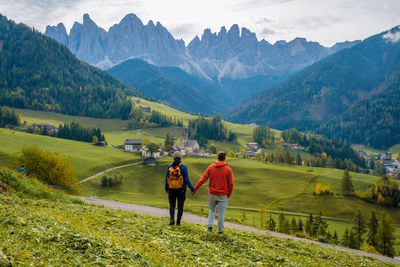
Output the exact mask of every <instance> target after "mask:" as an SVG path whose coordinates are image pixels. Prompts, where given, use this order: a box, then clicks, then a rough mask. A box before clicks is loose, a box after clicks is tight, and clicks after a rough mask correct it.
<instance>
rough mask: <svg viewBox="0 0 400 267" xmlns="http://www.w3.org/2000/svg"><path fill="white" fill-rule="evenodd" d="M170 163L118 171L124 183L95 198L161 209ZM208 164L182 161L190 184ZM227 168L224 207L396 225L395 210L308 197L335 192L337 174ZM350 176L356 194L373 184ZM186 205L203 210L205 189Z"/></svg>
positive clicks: (245, 164) (251, 164)
mask: <svg viewBox="0 0 400 267" xmlns="http://www.w3.org/2000/svg"><path fill="white" fill-rule="evenodd" d="M171 160H172V158H164V159H161V160H158V162H159V164H158V165H157V166H155V167H147V166H132V167H129V168H126V169H122V170H118V172H120V173H123V174H124V176H125V177H127V180H126V181H125V183H124V184H122V185H120V186H117V187H115V188H113V189H112V191H113V192H110V193H102V194H103V195H101V193H100V196H103V197H110V198H112V199H116V200H122V201H128V202H134V203H139V204H146V205H161V206H166V205H167V203H166V200H165V193H164V190H163V189H164V187H163V186H164V177H165V171H166V166H167V164H168V163H169V161H171ZM213 160H214V159H205V158H189V157H185V158H184V159H183V162H184V163H185V164H187V165H188V168H189V176H190V179H191V181H192V183H193V184H195V183H196V182H197V181H198V180H199V179H200V177H201V175H202V174H203V172H204V170H205V169H206V168H207V166H208V165H209V164H210V163H212V162H213ZM228 163H229V165H230V166H231V167H232V170H233V172H234V179H235V190H234V193H233V195H232V198H231V199H230V202H229V204H230V206H238V207H243V208H255V209H258V208H259V207H260V204H261V205H263V206H264V207H266V208H268V209H272V210H284V211H291V212H302V213H309V212H312V213H314V214H317V213H319V211H320V210H322V212H323V213H324V215H326V216H331V217H339V218H348V219H351V218H352V216H353V215H354V214H355V213H356V212H357V210H358V209H360V210H361V211H362V212H363V213H364V215H365V216H368V215H369V214H368V213H369V211H370V210H371V209H374V210H376V211H377V212H378V213H380V212H381V211H383V210H385V211H386V212H389V213H390V214H391V216H392V217H393V218H394V219H395V220H396V222H397V223H399V222H400V214H399V212H398V209H397V210H395V209H389V208H383V207H381V206H378V205H372V204H369V203H366V202H364V201H361V200H359V199H357V198H344V197H342V196H341V195H337V194H335V195H332V196H316V195H313V194H312V192H313V191H314V189H315V184H316V183H323V184H330V185H331V188H332V190H333V191H334V192H336V193H337V192H340V183H341V178H342V174H343V171H341V170H336V169H324V168H310V167H302V166H289V165H277V164H266V163H263V162H258V161H252V160H243V159H228ZM309 170H313V172H309ZM351 175H352V177H353V183H354V187H355V189H356V190H364V189H366V188H368V186H369V185H370V184H373V183H374V182H375V180H376V179H377V177H375V176H370V175H363V174H358V173H352V174H351ZM186 203H187V204H189V205H190V204H196V205H198V204H201V205H207V183H206V185H204V186H203V187H202V188H201V189H200V190H199V192H198V195H196V197H195V198H192V197H188V199H187V202H186ZM236 215H240V213H239V214H236ZM235 218H237V217H235Z"/></svg>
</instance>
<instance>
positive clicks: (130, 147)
mask: <svg viewBox="0 0 400 267" xmlns="http://www.w3.org/2000/svg"><path fill="white" fill-rule="evenodd" d="M142 143H143V140H142V139H126V140H125V142H124V151H125V152H139V150H140V149H141V148H142Z"/></svg>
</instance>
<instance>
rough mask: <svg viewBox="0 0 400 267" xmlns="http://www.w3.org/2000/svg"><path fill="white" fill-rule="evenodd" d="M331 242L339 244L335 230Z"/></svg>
mask: <svg viewBox="0 0 400 267" xmlns="http://www.w3.org/2000/svg"><path fill="white" fill-rule="evenodd" d="M332 243H333V244H335V245H337V244H339V237H338V234H337V232H336V230H335V233H334V234H333V237H332Z"/></svg>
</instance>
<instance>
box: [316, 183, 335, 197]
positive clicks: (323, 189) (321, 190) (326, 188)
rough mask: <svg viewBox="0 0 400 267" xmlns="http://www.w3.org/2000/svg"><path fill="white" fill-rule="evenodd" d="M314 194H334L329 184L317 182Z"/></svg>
mask: <svg viewBox="0 0 400 267" xmlns="http://www.w3.org/2000/svg"><path fill="white" fill-rule="evenodd" d="M313 194H314V195H332V194H333V192H332V190H331V186H330V185H329V184H327V185H324V184H316V185H315V190H314V192H313Z"/></svg>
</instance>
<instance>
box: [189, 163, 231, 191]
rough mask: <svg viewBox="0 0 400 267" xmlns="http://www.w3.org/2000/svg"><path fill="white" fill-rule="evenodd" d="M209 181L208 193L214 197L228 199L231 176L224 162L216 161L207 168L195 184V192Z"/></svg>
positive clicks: (229, 169)
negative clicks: (225, 197)
mask: <svg viewBox="0 0 400 267" xmlns="http://www.w3.org/2000/svg"><path fill="white" fill-rule="evenodd" d="M208 179H209V180H210V181H209V185H208V189H209V193H210V194H212V195H216V196H228V197H230V195H231V193H232V189H233V174H232V169H231V168H230V167H229V166H228V163H227V162H225V161H216V162H214V163H213V164H211V165H210V166H208V168H207V170H206V171H205V173H204V175H203V177H202V178H201V179H200V181H199V182H198V183H197V184H196V186H195V188H196V191H197V190H198V189H199V188H200V187H201V186H202V185H203V184H204V183H205V181H207V180H208Z"/></svg>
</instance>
